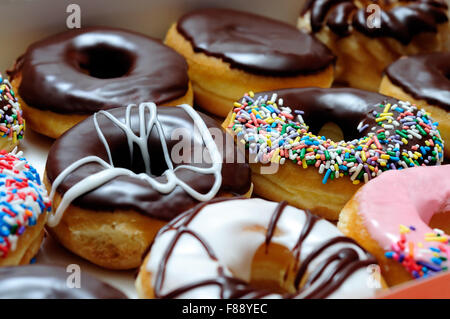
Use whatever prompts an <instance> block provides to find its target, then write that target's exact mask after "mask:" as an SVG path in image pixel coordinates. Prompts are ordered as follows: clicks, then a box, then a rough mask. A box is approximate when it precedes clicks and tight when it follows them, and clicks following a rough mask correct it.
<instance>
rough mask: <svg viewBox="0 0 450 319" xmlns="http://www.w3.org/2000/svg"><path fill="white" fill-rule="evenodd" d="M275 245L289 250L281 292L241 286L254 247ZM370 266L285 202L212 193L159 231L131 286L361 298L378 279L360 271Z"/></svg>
mask: <svg viewBox="0 0 450 319" xmlns="http://www.w3.org/2000/svg"><path fill="white" fill-rule="evenodd" d="M275 246H278V247H284V248H287V249H288V250H289V252H290V254H289V255H290V257H289V259H290V263H289V264H288V268H284V269H283V272H284V275H281V277H282V278H284V280H285V281H290V282H291V283H290V284H288V285H291V287H290V288H289V289H287V290H288V293H286V294H279V293H273V292H274V291H273V290H272V291H269V290H262V289H256V288H255V286H253V287H252V286H251V285H250V284H249V283H250V281H251V280H252V272H253V270H254V268H252V267H253V266H254V265H253V264H254V262H255V258H256V257H255V256H256V253H257V252H258V251H259V252H261V248H263V250H262V251H265V252H264V253H263V254H264V255H265V256H266V257H267V256H269V255H270V253H271V251H273V250H275V249H276V247H275ZM264 249H265V250H264ZM267 258H270V257H267ZM374 264H376V260H375V259H374V258H373V257H372V256H371V255H369V254H368V253H366V252H365V251H364V250H363V249H362V248H361V247H360V246H359V245H358V244H356V242H354V241H353V240H351V239H349V238H347V237H344V236H343V235H342V233H341V232H340V231H339V230H338V229H337V228H336V227H335V226H334V225H332V224H331V223H329V222H328V221H326V220H323V219H319V218H318V217H316V216H314V215H312V214H311V213H309V212H305V211H302V210H299V209H297V208H294V207H292V206H288V205H287V203H286V202H281V203H276V202H271V201H266V200H262V199H256V198H254V199H239V198H238V199H224V198H222V199H220V198H218V199H214V200H212V201H210V202H206V203H201V204H199V205H198V206H197V207H195V208H193V209H191V210H189V211H187V212H186V213H184V214H182V215H180V216H179V217H177V218H176V219H174V220H173V221H172V222H171V223H169V224H168V225H167V226H165V227H164V228H162V229H161V230H160V232H159V233H158V235H157V236H156V238H155V241H154V243H153V246H152V248H151V250H150V253H149V255H148V256H147V257H146V260H145V261H144V263H143V265H142V266H141V270H140V273H139V276H138V279H137V282H136V286H137V289H138V292H139V295H140V297H147V298H148V297H150V298H151V297H156V298H187V299H189V298H262V297H267V298H352V297H353V298H355V297H357V298H365V297H372V296H374V294H375V292H376V290H377V288H379V287H380V284H381V282H383V280H382V279H381V278H380V280H379V281H378V282H376V281H373V280H374V279H375V277H374V276H373V274H371V273H369V272H368V268H367V267H368V266H370V265H374ZM374 267H376V266H374ZM369 268H370V267H369ZM370 283H375V284H372V285H371V284H370ZM298 284H300V288H297V287H298V286H299V285H298Z"/></svg>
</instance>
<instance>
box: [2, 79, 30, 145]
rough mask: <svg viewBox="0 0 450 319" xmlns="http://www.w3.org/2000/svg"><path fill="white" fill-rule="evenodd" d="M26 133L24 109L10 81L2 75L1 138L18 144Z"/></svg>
mask: <svg viewBox="0 0 450 319" xmlns="http://www.w3.org/2000/svg"><path fill="white" fill-rule="evenodd" d="M24 132H25V119H24V118H23V117H22V109H21V108H20V104H19V100H18V99H17V97H16V95H15V94H14V91H13V89H12V86H11V84H10V83H9V81H8V79H5V78H3V76H2V74H1V73H0V137H3V138H8V139H11V140H13V143H14V144H16V143H17V141H18V140H21V139H22V138H23V136H24Z"/></svg>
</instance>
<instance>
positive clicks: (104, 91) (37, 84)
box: [8, 27, 193, 138]
mask: <svg viewBox="0 0 450 319" xmlns="http://www.w3.org/2000/svg"><path fill="white" fill-rule="evenodd" d="M8 74H9V76H10V80H11V84H12V86H13V88H14V90H15V91H16V92H17V93H18V98H19V101H20V103H21V104H22V106H23V110H24V114H25V118H26V119H27V120H28V124H29V125H30V127H31V128H32V129H33V130H35V131H37V132H39V133H41V134H44V135H47V136H49V137H52V138H57V137H59V136H60V135H61V134H62V133H64V132H65V131H67V130H68V129H69V128H71V127H72V126H74V125H75V124H76V123H78V122H80V121H82V120H83V119H85V118H86V117H88V116H89V115H92V114H93V113H95V112H96V111H99V110H104V109H110V108H114V107H120V106H123V105H128V104H130V103H131V102H134V103H141V102H146V101H154V102H155V103H156V104H158V105H177V104H182V103H187V104H192V99H193V93H192V90H191V87H190V82H189V78H188V74H187V64H186V61H185V60H184V59H183V57H182V56H180V55H179V54H177V53H176V52H174V51H173V50H172V49H170V48H168V47H166V46H165V45H163V44H162V43H160V42H159V40H155V39H152V38H149V37H147V36H144V35H142V34H139V33H135V32H131V31H126V30H122V29H114V28H106V27H88V28H82V29H73V30H69V31H66V32H62V33H59V34H56V35H53V36H50V37H48V38H46V39H43V40H41V41H38V42H36V43H33V44H32V45H31V46H29V47H28V49H27V51H26V52H25V54H23V55H22V56H21V57H19V58H18V59H17V61H16V63H15V65H14V67H13V68H12V69H11V70H10V71H9V72H8Z"/></svg>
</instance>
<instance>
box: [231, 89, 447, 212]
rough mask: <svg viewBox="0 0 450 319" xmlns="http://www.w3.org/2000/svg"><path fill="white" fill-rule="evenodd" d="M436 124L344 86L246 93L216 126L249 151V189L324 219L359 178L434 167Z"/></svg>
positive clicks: (399, 104)
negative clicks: (250, 179)
mask: <svg viewBox="0 0 450 319" xmlns="http://www.w3.org/2000/svg"><path fill="white" fill-rule="evenodd" d="M328 123H330V124H328ZM436 126H437V123H435V122H434V120H433V119H432V118H431V117H430V116H429V114H428V113H426V112H425V111H424V110H420V109H418V108H417V107H416V106H414V105H411V104H410V103H409V102H404V101H400V100H397V99H394V98H391V97H387V96H384V95H381V94H378V93H373V92H368V91H362V90H358V89H349V88H331V89H321V88H295V89H282V90H275V91H267V92H260V93H256V94H255V93H253V92H250V93H249V94H247V95H245V96H244V97H243V98H242V99H241V100H239V101H238V102H235V104H234V109H233V110H232V111H231V112H230V114H229V116H228V118H227V119H226V120H225V122H224V123H223V127H226V128H227V130H228V132H230V133H231V134H232V135H233V136H235V137H236V139H237V140H238V144H239V143H243V144H244V145H245V147H246V148H247V149H248V152H247V156H248V161H249V163H250V167H251V169H252V181H253V184H254V187H255V189H254V192H255V194H257V195H259V196H261V197H263V198H267V199H270V200H274V201H281V200H286V201H288V202H289V204H291V205H293V206H296V207H299V208H302V209H309V210H310V211H311V212H313V213H314V214H317V215H319V216H322V217H324V218H327V219H330V220H337V219H338V216H339V213H340V211H341V209H342V208H343V207H344V205H345V203H346V202H347V201H348V200H350V198H351V197H352V196H353V194H354V193H355V192H356V190H357V189H358V188H359V187H360V186H361V185H362V183H361V182H363V183H364V182H367V181H369V180H371V179H373V178H374V177H376V176H378V175H380V174H381V173H382V172H384V171H386V170H390V169H404V168H408V167H413V166H421V165H438V164H440V163H441V162H442V161H443V157H444V156H443V146H444V143H443V141H442V139H441V137H440V135H439V131H438V130H437V129H436ZM322 127H323V128H324V130H325V129H326V130H327V131H328V133H329V134H328V133H327V134H326V135H327V137H325V136H324V134H323V131H322V130H321V128H322ZM328 136H333V137H328Z"/></svg>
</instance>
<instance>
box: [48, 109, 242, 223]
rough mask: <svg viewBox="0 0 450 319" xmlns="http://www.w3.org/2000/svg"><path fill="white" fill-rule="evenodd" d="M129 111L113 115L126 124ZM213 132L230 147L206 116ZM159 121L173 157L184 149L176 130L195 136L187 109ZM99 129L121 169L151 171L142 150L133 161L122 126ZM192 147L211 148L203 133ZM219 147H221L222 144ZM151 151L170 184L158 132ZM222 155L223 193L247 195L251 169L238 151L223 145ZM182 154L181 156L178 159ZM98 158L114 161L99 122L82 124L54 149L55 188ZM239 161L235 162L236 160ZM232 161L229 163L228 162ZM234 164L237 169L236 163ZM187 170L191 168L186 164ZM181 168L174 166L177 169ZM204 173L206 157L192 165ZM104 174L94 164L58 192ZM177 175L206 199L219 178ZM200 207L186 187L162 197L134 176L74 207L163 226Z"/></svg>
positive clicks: (106, 123) (51, 173)
mask: <svg viewBox="0 0 450 319" xmlns="http://www.w3.org/2000/svg"><path fill="white" fill-rule="evenodd" d="M125 110H126V107H121V108H116V109H112V110H109V111H108V112H109V113H110V114H112V115H113V116H115V117H116V118H117V119H119V120H120V121H122V122H124V121H125ZM138 112H139V111H138V109H137V108H133V109H132V111H131V127H132V129H133V131H134V133H135V134H138V135H139V122H138V119H139V113H138ZM200 116H201V117H202V119H203V120H204V122H205V124H206V126H207V127H208V128H215V129H216V130H217V131H218V132H221V134H222V137H223V139H222V140H223V143H224V144H225V141H226V139H225V134H226V133H225V132H224V131H223V130H222V129H221V128H220V126H218V124H217V123H216V122H215V121H214V120H213V119H212V118H210V117H208V116H206V115H204V114H201V113H200ZM147 117H148V114H147V113H146V118H147ZM157 117H158V120H159V122H161V124H162V127H163V130H164V134H165V139H166V142H167V147H168V151H169V154H171V152H172V148H173V147H174V146H175V145H176V144H178V143H180V140H179V137H178V135H176V134H175V136H176V137H175V138H176V139H175V138H171V137H172V134H174V131H175V130H179V129H184V130H187V131H188V132H191V138H192V132H194V123H193V121H192V119H191V118H190V116H189V114H187V113H186V112H185V111H184V110H183V109H182V108H179V107H159V108H158V115H157ZM97 120H98V123H99V126H100V127H101V129H102V131H103V134H104V136H105V138H106V140H107V142H108V144H109V146H110V148H111V154H112V159H113V162H114V166H115V167H124V168H128V169H131V170H132V171H134V172H136V173H138V172H144V171H145V167H144V163H143V160H142V156H141V154H140V150H139V148H136V149H135V153H134V156H133V159H130V152H129V149H128V143H127V138H126V134H125V133H124V132H123V131H122V129H121V128H119V127H118V126H116V124H114V123H113V122H112V121H110V120H109V119H107V118H106V116H104V115H99V116H98V117H97ZM193 139H194V141H191V146H192V148H191V149H192V150H194V147H197V150H196V151H198V152H200V151H199V150H201V151H202V152H204V150H205V146H204V144H203V142H202V140H201V138H200V135H199V133H198V132H197V133H196V134H195V137H193ZM216 143H218V142H216ZM148 149H149V151H150V158H151V167H150V168H151V172H152V174H153V175H154V176H155V177H156V179H157V180H158V181H159V182H164V183H165V182H166V178H165V177H164V176H161V174H162V173H163V172H164V171H165V170H166V169H167V167H166V166H165V165H166V164H165V161H164V156H163V149H162V146H161V143H160V138H159V136H158V133H157V131H156V129H153V130H152V133H151V134H150V137H149V139H148ZM218 149H219V150H225V153H223V152H222V154H221V155H222V158H223V164H222V185H221V188H220V190H219V192H220V191H223V192H230V193H235V194H244V193H246V192H247V191H248V190H249V189H250V183H251V182H250V168H249V166H248V164H245V163H242V164H239V163H237V161H236V158H237V155H236V154H237V152H236V148H235V147H225V146H224V145H218ZM176 154H178V153H176ZM90 155H96V156H98V157H100V158H102V159H103V160H105V161H108V156H107V153H106V150H105V147H104V145H103V143H102V142H101V140H100V138H99V137H98V134H97V131H96V129H95V127H94V121H93V116H91V117H89V118H87V119H86V120H84V121H83V122H81V123H79V124H78V125H76V126H75V127H73V128H72V129H71V130H69V131H67V132H66V133H65V134H64V135H63V136H62V137H60V138H59V139H58V140H57V141H56V142H55V143H54V144H53V146H52V148H51V149H50V152H49V156H48V159H47V165H46V173H47V178H48V180H49V181H50V182H53V181H54V180H55V178H56V177H57V176H58V175H59V174H60V173H61V172H62V171H63V170H64V169H65V168H67V167H68V166H69V165H70V164H72V163H74V162H75V161H77V160H79V159H81V158H84V157H86V156H90ZM190 158H191V159H190V161H191V162H192V161H193V155H192V154H190ZM233 158H234V161H230V159H233ZM226 159H228V160H226ZM230 162H231V163H230ZM181 164H186V163H181ZM181 164H177V163H174V167H177V166H179V165H181ZM188 164H190V165H192V166H198V167H210V166H211V164H210V163H209V162H207V159H205V157H204V156H202V159H201V162H200V163H195V164H193V163H192V164H191V163H188ZM102 170H103V168H102V167H101V166H100V165H99V164H97V163H89V164H85V165H83V166H81V167H79V168H78V169H77V170H75V172H73V173H72V174H70V175H69V176H68V177H67V178H65V179H64V181H63V182H62V183H61V184H60V186H59V187H58V189H57V192H58V193H59V194H60V195H64V193H65V192H67V191H68V190H69V189H70V188H71V187H72V186H73V185H75V184H76V183H77V182H79V181H81V180H83V179H84V178H86V177H87V176H89V175H91V174H94V173H97V172H99V171H102ZM176 175H177V176H178V177H179V178H181V179H182V180H183V181H184V182H186V183H187V184H188V185H190V186H192V187H193V188H194V189H195V190H196V191H198V192H201V193H203V194H206V193H207V192H208V191H209V190H210V189H211V187H212V185H213V184H214V176H213V175H204V174H201V173H198V172H194V171H192V170H188V169H180V170H178V171H177V172H176ZM197 203H198V201H197V200H196V199H194V198H193V197H191V196H190V195H189V194H188V193H186V192H185V191H184V190H183V189H182V188H181V187H180V186H177V187H176V188H175V189H174V190H173V191H172V192H170V193H168V194H162V193H160V192H158V190H156V189H154V188H153V187H152V186H151V185H150V184H149V183H147V182H145V181H143V180H139V179H137V178H135V177H131V176H120V177H117V178H115V179H113V180H111V181H110V182H107V183H106V184H104V185H102V186H101V187H98V188H96V189H95V190H93V191H91V192H88V193H86V194H84V195H82V196H80V197H78V198H77V199H75V200H74V201H73V202H72V204H73V205H75V206H78V207H82V208H85V209H90V210H111V211H112V210H120V209H122V210H129V209H131V210H135V211H138V212H140V213H142V214H145V215H148V216H150V217H153V218H158V219H162V220H170V219H172V218H174V217H175V216H177V215H178V214H180V213H181V212H183V211H185V210H187V209H189V208H191V207H192V206H194V205H195V204H197Z"/></svg>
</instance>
